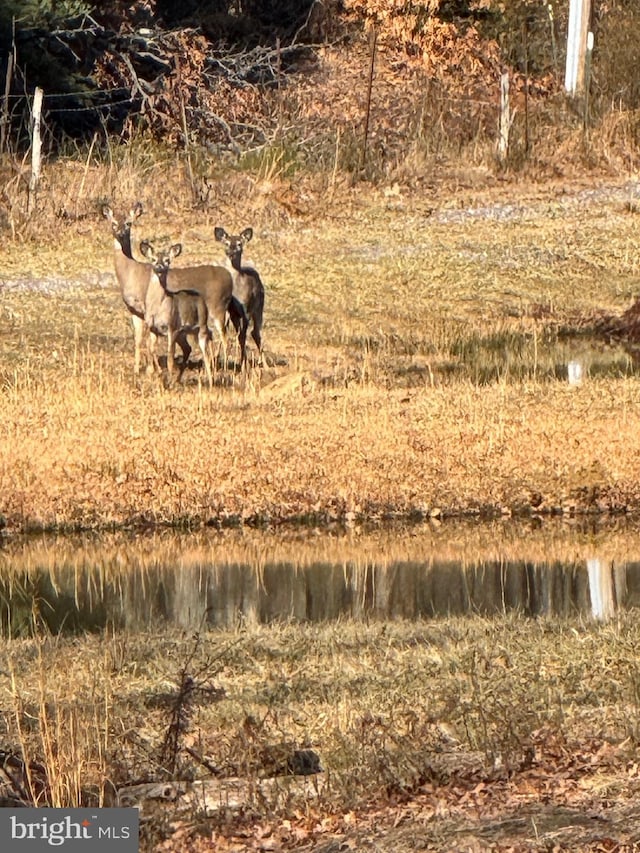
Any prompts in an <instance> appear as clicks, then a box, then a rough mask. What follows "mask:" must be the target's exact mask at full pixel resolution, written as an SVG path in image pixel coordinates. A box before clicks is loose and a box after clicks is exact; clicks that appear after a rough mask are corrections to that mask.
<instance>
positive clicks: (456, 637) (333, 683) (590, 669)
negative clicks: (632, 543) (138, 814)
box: [0, 616, 639, 850]
mask: <svg viewBox="0 0 640 853" xmlns="http://www.w3.org/2000/svg"><path fill="white" fill-rule="evenodd" d="M637 633H638V628H637V619H635V618H633V617H632V616H629V617H628V618H623V619H621V620H620V621H619V622H618V623H617V624H613V625H608V626H594V625H592V626H584V625H578V624H555V623H553V622H549V621H547V622H540V623H536V624H534V623H529V624H528V625H527V630H526V632H523V628H522V623H521V621H519V620H510V619H504V620H497V621H495V620H494V621H488V620H483V619H480V618H476V619H471V620H470V619H465V620H464V621H462V620H455V619H448V620H446V621H443V622H437V621H436V622H431V623H421V622H418V623H402V622H397V623H393V624H385V625H375V624H374V625H363V624H349V623H338V624H331V625H320V626H319V625H314V626H311V625H310V626H306V627H305V626H278V627H274V626H272V627H269V628H266V627H259V626H245V627H243V628H242V629H239V630H237V631H231V632H224V631H218V632H216V633H215V634H207V635H203V636H202V637H200V638H196V639H195V640H194V639H193V638H192V637H185V636H184V635H181V636H178V635H173V634H169V635H167V633H166V632H164V631H163V632H162V633H159V634H157V635H155V636H148V635H147V636H145V637H144V638H142V639H138V638H136V637H134V636H127V635H123V636H117V637H112V638H93V639H92V638H89V637H88V638H85V639H84V640H83V641H82V642H81V643H79V642H78V641H75V640H63V639H61V638H57V639H53V638H52V639H49V640H42V641H40V642H39V643H34V642H33V641H29V642H24V643H19V642H12V643H9V644H5V647H4V648H3V650H2V652H3V658H4V659H5V661H6V666H5V671H4V672H3V673H2V676H1V678H0V697H1V698H2V706H3V708H5V709H6V711H5V716H4V725H5V743H6V744H7V745H8V746H16V747H17V746H20V747H21V748H22V749H23V750H24V755H25V757H26V758H27V759H29V758H35V757H40V756H43V755H44V756H45V757H46V759H47V762H48V766H49V767H55V768H56V773H55V775H54V777H53V778H54V780H55V785H56V786H57V787H56V789H55V791H54V792H53V793H54V795H53V799H54V800H55V802H63V803H64V804H75V803H76V802H78V801H79V800H80V799H81V798H84V801H85V802H86V801H87V799H88V800H89V801H94V802H102V803H107V804H108V803H110V802H112V796H113V794H112V791H113V787H112V786H120V785H123V784H125V783H131V782H132V781H142V780H144V779H151V778H156V779H162V778H165V775H164V774H163V770H162V766H161V763H160V755H161V753H162V744H163V741H164V740H165V737H166V734H167V729H168V726H169V723H170V719H171V708H172V703H175V700H176V696H177V695H178V690H177V683H176V679H178V681H179V674H180V672H181V671H182V668H183V667H184V666H185V665H186V664H187V662H188V666H189V672H190V673H191V674H192V675H194V676H195V681H196V686H197V691H196V693H195V694H194V695H193V696H192V698H191V700H190V702H189V708H188V715H189V716H188V724H186V725H185V728H184V729H183V731H182V733H181V735H180V738H179V741H180V748H179V753H178V759H179V767H178V771H179V772H178V778H182V779H186V778H190V779H198V778H205V779H210V778H211V771H210V767H211V766H214V767H216V768H218V772H219V778H220V783H219V784H220V785H221V786H222V789H223V790H224V784H225V779H228V780H229V782H228V784H231V777H242V778H244V779H248V780H249V781H250V783H251V784H250V788H249V789H248V790H249V793H248V794H247V799H246V801H245V804H244V808H242V809H239V810H233V809H222V810H219V809H217V810H216V809H215V808H214V809H213V810H212V811H210V813H209V816H208V818H207V819H206V820H204V819H203V816H202V814H200V815H199V814H198V810H197V808H196V806H195V802H194V805H193V806H192V807H191V808H189V807H188V806H186V805H185V804H186V802H187V801H188V798H186V799H182V800H181V802H179V803H177V804H166V803H165V804H164V805H163V807H162V811H163V812H164V819H162V818H160V817H159V816H158V810H157V809H156V808H155V807H154V805H153V803H151V802H147V803H143V806H142V808H143V816H145V817H146V818H147V834H146V836H145V840H144V843H143V847H142V849H151V848H152V844H153V843H157V841H158V838H159V836H160V835H162V833H163V832H167V833H169V832H171V833H173V840H172V842H171V843H170V846H169V848H168V849H172V850H176V849H180V841H179V839H180V837H181V836H182V832H181V831H180V827H182V830H184V829H185V828H189V833H190V835H191V834H194V835H196V836H197V834H198V832H197V827H198V825H199V824H200V825H201V826H202V829H203V831H204V832H205V838H203V839H202V849H211V847H207V844H209V845H210V844H211V841H209V842H207V840H206V839H207V838H211V833H212V832H213V833H216V832H218V831H219V832H220V833H221V835H220V839H219V841H218V846H215V845H214V849H227V848H226V846H224V845H226V844H227V843H228V844H229V845H230V847H231V849H238V850H244V849H249V847H248V846H245V845H246V844H249V843H250V840H247V839H251V838H254V837H256V836H257V837H259V834H260V829H259V827H260V826H261V827H262V831H266V830H267V828H269V829H268V831H269V832H270V833H271V832H273V833H277V832H278V829H277V827H279V826H280V825H281V821H283V820H285V821H287V822H289V825H290V826H295V827H296V832H297V833H299V835H298V838H297V842H298V845H299V844H300V842H301V841H303V840H304V838H305V837H306V834H307V833H311V832H314V833H315V835H316V841H317V842H318V841H320V840H321V839H323V838H325V837H327V835H328V836H329V837H330V833H331V832H339V831H341V832H342V833H344V832H346V831H348V829H349V825H348V822H349V814H352V810H354V809H355V810H356V812H357V813H358V814H359V815H360V817H359V819H358V822H360V820H361V821H362V824H363V826H362V828H361V831H362V829H364V827H365V826H367V827H368V828H369V831H375V832H376V833H377V832H379V831H380V826H378V827H377V829H376V830H374V828H373V827H374V826H375V823H376V819H375V813H376V811H377V810H378V809H381V808H383V804H389V805H391V806H393V809H394V812H395V814H396V815H399V814H400V815H401V814H402V813H403V809H404V808H406V809H418V808H419V807H421V808H425V809H427V810H429V809H432V808H433V807H434V805H435V804H436V803H440V807H441V811H440V812H439V813H438V814H432V815H431V817H430V819H429V820H428V821H425V822H424V824H423V825H422V833H423V837H424V838H429V839H430V840H431V843H432V844H433V845H434V847H433V849H436V850H447V849H451V848H449V847H447V846H446V843H445V842H444V840H443V839H442V838H439V834H440V833H441V832H444V831H445V829H446V827H447V826H449V827H450V828H451V827H452V826H456V827H457V828H458V831H459V830H461V828H462V827H463V826H464V825H465V816H466V819H467V821H469V820H470V819H471V816H472V815H477V813H478V812H477V811H476V810H477V809H479V811H480V814H484V815H485V819H488V818H489V817H493V819H494V820H496V819H497V817H498V816H499V815H500V814H503V815H504V814H510V813H511V814H513V813H518V811H519V810H520V809H521V808H522V806H523V802H526V803H529V804H533V803H536V802H540V799H539V798H541V797H544V798H545V799H546V801H547V802H551V803H553V804H554V806H555V807H556V808H557V809H558V810H559V813H560V812H561V811H562V809H563V808H564V809H577V810H578V811H579V810H581V809H585V808H588V809H589V810H590V812H591V813H593V814H595V813H596V812H598V813H599V814H601V820H603V821H605V824H602V825H601V826H600V829H599V830H598V827H596V826H595V825H594V827H593V829H592V833H593V834H594V836H597V838H602V837H603V831H605V832H606V821H607V820H609V818H608V817H607V806H606V804H607V803H609V805H608V808H610V807H611V802H610V800H611V798H614V799H616V800H618V807H620V806H621V805H622V800H621V799H620V798H621V797H625V796H627V795H629V794H630V792H632V791H633V790H637V782H636V781H634V780H633V779H632V778H629V779H627V774H626V773H625V770H624V768H625V766H627V767H628V763H629V762H630V761H632V757H633V746H632V743H633V742H634V740H635V739H637V736H638V723H639V709H638V697H637V681H638V667H637V660H636V656H635V653H634V649H635V647H636V646H637V642H638V637H637ZM594 664H595V665H594ZM45 671H46V677H38V675H37V673H38V672H41V673H44V672H45ZM9 673H11V677H9ZM61 684H66V685H69V690H67V691H65V692H64V693H61V690H60V685H61ZM71 685H73V688H72V689H71ZM36 719H37V720H39V723H38V724H36V723H35V720H36ZM607 744H610V745H611V746H607ZM613 744H618V746H616V747H614V746H613ZM277 745H280V746H281V748H285V745H295V746H297V747H299V748H302V747H304V748H312V749H314V750H315V751H316V752H317V754H318V755H319V756H320V759H321V762H322V767H323V771H324V772H323V773H322V774H321V776H320V777H318V778H316V779H315V780H311V781H310V783H309V786H308V788H307V790H306V794H305V795H301V792H300V790H298V789H296V787H295V783H294V782H293V781H292V780H286V779H283V780H282V782H281V783H280V786H279V787H277V786H276V788H269V787H267V786H266V784H265V783H263V782H261V781H260V780H261V779H262V778H263V774H264V771H265V766H264V762H265V760H266V759H265V756H267V755H268V754H271V753H270V751H271V750H273V749H274V747H275V746H277ZM201 759H204V760H206V762H207V766H205V765H204V764H203V763H202V761H201ZM36 770H37V768H34V770H33V772H34V774H35V773H36ZM550 773H556V774H557V775H556V776H555V781H554V784H553V791H551V790H548V791H547V793H546V794H545V793H544V792H545V785H549V778H550V777H549V774H550ZM79 777H81V778H82V785H79V784H78V778H79ZM625 780H626V781H625ZM37 782H38V780H37V778H35V779H34V782H33V785H34V788H35V787H36V786H37ZM485 785H486V786H488V788H489V789H490V790H491V792H492V796H490V797H489V799H488V800H485V795H482V796H481V795H480V790H482V789H484V787H485ZM283 786H284V787H283ZM479 788H480V790H479ZM503 789H504V790H503ZM196 790H197V787H196ZM463 791H464V792H465V794H464V797H461V795H462V792H463ZM508 791H511V798H510V796H509V794H508ZM283 794H284V797H283ZM201 796H203V795H201ZM521 797H524V798H525V799H524V801H521V800H520V798H521ZM492 798H493V799H492ZM625 802H626V801H625ZM445 803H446V804H447V807H446V808H445ZM365 804H368V807H369V809H372V810H373V822H372V823H368V822H367V821H368V818H367V817H366V812H365V810H364V808H363V807H364V805H365ZM200 805H202V800H201V799H200ZM513 810H515V812H514V811H513ZM353 817H355V815H353V814H352V819H353ZM150 818H152V820H151V821H150V820H149V819H150ZM169 819H172V820H173V823H172V829H171V830H170V829H169V824H168V821H169ZM369 820H370V819H369ZM176 821H178V822H176ZM319 822H321V823H319ZM163 825H164V829H163ZM314 826H316V829H315V830H313V829H312V828H313V827H314ZM565 827H566V824H565ZM603 827H605V828H604V830H603ZM574 828H575V827H574ZM353 829H354V828H353V827H351V831H352V832H353ZM467 829H469V824H468V823H467ZM523 829H524V831H525V835H526V831H527V830H526V828H524V827H523ZM176 830H178V831H177V832H176ZM491 831H492V830H489V832H491ZM521 831H522V829H521V830H516V831H515V832H514V837H517V836H518V834H519V832H521ZM566 831H567V830H566V829H565V833H566ZM614 831H615V832H616V834H619V833H620V832H621V831H622V826H620V825H617V826H616V827H615V830H614ZM493 832H495V829H494V830H493ZM598 832H599V834H598ZM234 836H239V838H238V842H239V843H238V846H236V847H233V838H234ZM391 837H393V836H391ZM562 837H567V836H566V835H565V836H562ZM569 837H570V836H569ZM225 839H228V840H225ZM243 839H244V840H243ZM295 840H296V839H295V838H289V839H288V841H289V845H284V844H283V847H285V848H286V847H288V846H291V847H295V846H296V844H295ZM192 843H195V842H192ZM191 849H193V847H192V848H191ZM385 849H389V848H385ZM398 849H403V850H406V849H411V845H410V844H408V845H405V846H402V847H399V848H398ZM574 849H590V848H588V847H587V846H585V847H580V846H575V847H574Z"/></svg>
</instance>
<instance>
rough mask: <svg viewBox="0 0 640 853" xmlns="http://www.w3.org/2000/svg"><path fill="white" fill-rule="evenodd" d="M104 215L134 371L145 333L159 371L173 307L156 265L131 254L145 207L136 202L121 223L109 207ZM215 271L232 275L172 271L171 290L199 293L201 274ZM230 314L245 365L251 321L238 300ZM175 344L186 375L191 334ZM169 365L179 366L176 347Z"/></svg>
mask: <svg viewBox="0 0 640 853" xmlns="http://www.w3.org/2000/svg"><path fill="white" fill-rule="evenodd" d="M102 212H103V215H104V217H105V218H106V219H107V220H108V221H109V223H110V224H111V231H112V233H113V237H114V249H115V269H116V278H117V279H118V283H119V285H120V290H121V293H122V298H123V300H124V303H125V305H126V306H127V308H128V309H129V312H130V314H131V322H132V325H133V332H134V346H135V354H134V371H135V373H139V372H140V362H141V350H142V342H143V339H144V336H145V332H148V334H149V337H148V342H147V346H148V353H149V359H150V363H149V366H148V369H149V370H154V369H155V370H158V371H159V370H160V365H159V363H158V358H157V355H156V345H157V337H158V335H167V329H168V327H169V320H170V317H171V316H172V311H173V307H172V303H171V297H170V295H169V294H167V292H165V290H164V288H163V287H162V286H161V284H160V282H159V280H158V277H157V276H156V275H154V273H153V269H152V265H151V264H148V263H141V262H140V261H136V260H135V259H134V258H133V253H132V250H131V227H132V225H133V223H134V222H135V221H136V220H137V219H139V218H140V216H141V215H142V213H143V207H142V204H141V203H140V202H139V201H138V202H136V203H135V205H134V206H133V207H132V208H131V210H130V211H129V213H128V214H127V215H125V216H123V217H122V218H120V219H116V218H115V216H114V214H113V211H112V209H111V208H110V207H109V206H108V205H105V206H104V207H103V209H102ZM213 269H215V270H218V271H219V274H220V273H222V274H223V277H227V276H228V275H229V273H228V272H227V271H226V270H225V269H224V268H223V267H191V268H189V269H186V270H179V269H172V270H171V272H170V273H169V276H168V286H169V288H171V287H173V288H174V289H175V290H179V289H184V288H185V287H192V288H193V287H195V288H196V289H197V287H198V282H199V281H200V274H199V272H198V271H204V272H203V275H204V277H205V278H206V277H207V276H208V275H210V272H211V270H213ZM229 280H230V279H229ZM227 310H228V312H229V316H230V318H231V321H232V322H233V325H234V328H235V329H236V332H237V334H238V339H239V341H240V347H241V354H242V361H243V362H244V358H245V344H244V342H245V340H246V335H247V325H248V320H247V317H246V314H245V311H244V308H243V307H242V305H241V304H240V302H239V301H238V300H236V299H233V298H232V299H231V300H230V302H229V306H228V309H227ZM172 341H173V342H174V343H177V344H178V345H179V346H180V348H181V350H182V353H183V357H182V370H181V372H182V371H183V370H184V368H185V367H186V365H187V363H188V361H189V355H190V354H191V347H190V345H189V342H188V340H187V333H186V332H184V331H182V330H178V331H177V334H176V335H172ZM167 363H168V364H169V363H170V365H171V367H173V365H174V363H175V361H174V350H173V348H172V347H170V348H169V353H168V355H167Z"/></svg>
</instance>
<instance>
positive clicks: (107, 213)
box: [102, 204, 113, 222]
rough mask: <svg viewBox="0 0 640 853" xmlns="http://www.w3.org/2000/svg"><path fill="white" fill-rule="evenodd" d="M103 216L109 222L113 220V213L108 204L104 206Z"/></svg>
mask: <svg viewBox="0 0 640 853" xmlns="http://www.w3.org/2000/svg"><path fill="white" fill-rule="evenodd" d="M102 215H103V216H104V218H105V219H108V220H109V222H111V220H112V219H113V211H112V210H111V208H110V207H109V205H108V204H103V205H102Z"/></svg>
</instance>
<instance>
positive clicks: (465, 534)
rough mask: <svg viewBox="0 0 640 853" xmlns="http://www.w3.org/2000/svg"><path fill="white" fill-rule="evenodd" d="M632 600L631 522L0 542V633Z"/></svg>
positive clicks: (637, 530) (567, 608)
mask: <svg viewBox="0 0 640 853" xmlns="http://www.w3.org/2000/svg"><path fill="white" fill-rule="evenodd" d="M639 603H640V525H634V524H631V523H630V522H628V521H624V522H623V521H618V522H617V523H616V524H609V525H607V526H606V527H597V526H594V524H593V523H589V524H585V523H578V522H575V521H573V522H558V523H552V522H543V523H540V522H537V521H533V522H530V523H528V524H514V523H512V522H504V523H493V524H453V523H446V524H442V525H434V524H424V525H420V526H418V527H413V528H407V527H403V528H401V529H391V528H384V529H383V528H377V529H373V530H362V529H357V528H356V529H350V530H308V529H305V530H302V529H297V530H294V531H292V530H288V531H280V532H259V531H251V532H240V531H226V532H218V531H207V532H198V533H182V534H177V533H174V532H168V531H163V532H157V531H156V532H153V533H144V534H138V535H133V534H123V533H122V534H113V535H107V536H100V537H95V536H82V537H70V538H69V537H67V538H61V537H58V538H54V537H44V536H43V537H37V538H26V539H20V540H12V541H9V542H5V543H4V546H3V547H1V548H0V632H1V633H2V634H3V635H4V636H5V637H8V636H12V637H17V636H25V635H29V634H31V633H33V631H34V630H38V631H40V630H46V631H52V632H54V633H68V632H78V631H99V630H102V629H105V628H109V630H112V631H113V630H115V631H146V630H156V629H158V628H159V627H162V626H165V627H166V626H173V627H181V628H188V629H197V628H213V627H224V628H228V627H233V626H239V625H242V624H246V623H248V622H253V623H268V622H273V621H278V620H280V621H290V620H296V621H307V622H318V621H326V620H336V619H345V618H349V619H362V620H365V619H366V620H374V619H375V620H386V619H432V618H438V617H444V616H454V615H455V616H460V617H464V616H468V615H472V614H484V615H487V616H492V615H497V614H503V613H508V612H514V613H517V614H520V615H522V617H523V618H531V617H555V618H557V617H560V618H570V617H576V616H581V617H584V618H598V619H606V618H609V617H611V616H612V615H613V614H615V613H616V612H617V611H618V610H620V609H622V608H629V607H633V606H637V605H638V604H639Z"/></svg>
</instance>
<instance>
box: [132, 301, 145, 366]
mask: <svg viewBox="0 0 640 853" xmlns="http://www.w3.org/2000/svg"><path fill="white" fill-rule="evenodd" d="M131 325H132V326H133V372H134V373H135V374H136V376H137V375H138V373H140V358H141V355H142V340H143V338H144V333H145V329H146V326H145V322H144V320H143V319H142V317H138V316H137V315H136V314H132V315H131Z"/></svg>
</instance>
